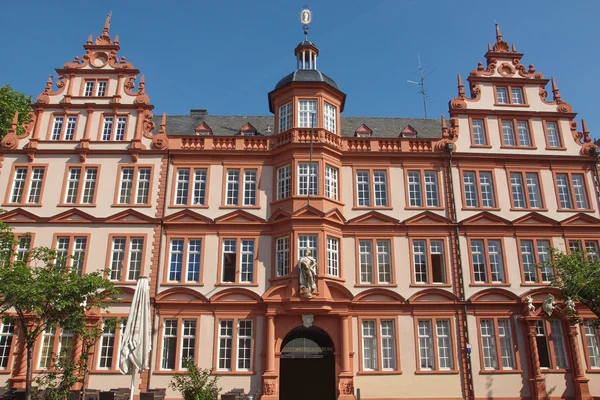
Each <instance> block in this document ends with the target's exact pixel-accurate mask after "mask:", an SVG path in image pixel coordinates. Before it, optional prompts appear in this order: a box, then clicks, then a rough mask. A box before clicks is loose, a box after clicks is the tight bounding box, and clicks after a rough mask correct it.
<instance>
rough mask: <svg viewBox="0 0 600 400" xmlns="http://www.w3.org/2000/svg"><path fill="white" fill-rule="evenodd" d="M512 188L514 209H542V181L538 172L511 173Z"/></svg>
mask: <svg viewBox="0 0 600 400" xmlns="http://www.w3.org/2000/svg"><path fill="white" fill-rule="evenodd" d="M510 186H511V191H512V206H513V208H524V209H528V208H542V206H543V204H542V196H541V190H540V181H539V177H538V173H537V172H511V173H510Z"/></svg>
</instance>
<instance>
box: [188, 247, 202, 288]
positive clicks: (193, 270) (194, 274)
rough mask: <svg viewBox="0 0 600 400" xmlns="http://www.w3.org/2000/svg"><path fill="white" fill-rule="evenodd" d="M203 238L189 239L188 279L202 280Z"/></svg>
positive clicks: (191, 280)
mask: <svg viewBox="0 0 600 400" xmlns="http://www.w3.org/2000/svg"><path fill="white" fill-rule="evenodd" d="M201 249H202V239H190V240H189V241H188V261H187V281H188V282H200V262H201V261H200V260H201V255H202V254H201Z"/></svg>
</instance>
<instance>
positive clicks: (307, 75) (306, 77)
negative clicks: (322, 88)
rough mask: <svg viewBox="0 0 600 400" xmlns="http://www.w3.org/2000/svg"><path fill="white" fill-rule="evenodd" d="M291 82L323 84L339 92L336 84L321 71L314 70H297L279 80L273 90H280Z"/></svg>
mask: <svg viewBox="0 0 600 400" xmlns="http://www.w3.org/2000/svg"><path fill="white" fill-rule="evenodd" d="M292 82H324V83H326V84H328V85H329V86H331V87H333V88H335V89H337V90H340V88H339V87H338V85H337V83H335V81H334V80H333V79H331V78H330V77H328V76H327V75H325V74H324V73H322V72H321V71H317V70H316V69H299V70H296V71H294V72H292V73H291V74H289V75H288V76H286V77H284V78H283V79H282V80H280V81H279V82H278V83H277V85H275V89H274V90H277V89H279V88H282V87H284V86H286V85H288V84H290V83H292Z"/></svg>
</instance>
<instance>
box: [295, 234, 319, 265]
mask: <svg viewBox="0 0 600 400" xmlns="http://www.w3.org/2000/svg"><path fill="white" fill-rule="evenodd" d="M306 250H310V251H311V253H312V256H313V257H314V258H315V259H316V260H318V259H319V257H318V250H319V248H318V236H317V235H298V259H300V257H302V256H304V252H305V251H306Z"/></svg>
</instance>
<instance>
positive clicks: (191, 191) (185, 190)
mask: <svg viewBox="0 0 600 400" xmlns="http://www.w3.org/2000/svg"><path fill="white" fill-rule="evenodd" d="M207 176H208V170H207V169H206V168H179V169H177V172H176V180H177V181H176V184H175V204H176V205H187V206H205V205H206V183H207Z"/></svg>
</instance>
